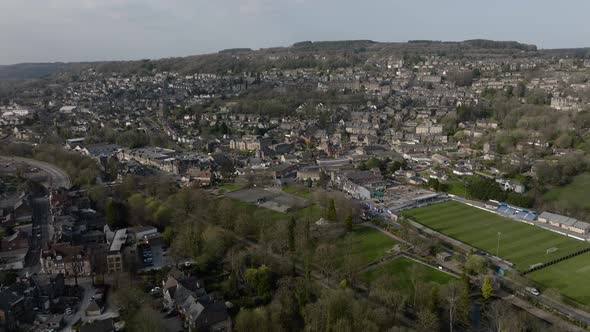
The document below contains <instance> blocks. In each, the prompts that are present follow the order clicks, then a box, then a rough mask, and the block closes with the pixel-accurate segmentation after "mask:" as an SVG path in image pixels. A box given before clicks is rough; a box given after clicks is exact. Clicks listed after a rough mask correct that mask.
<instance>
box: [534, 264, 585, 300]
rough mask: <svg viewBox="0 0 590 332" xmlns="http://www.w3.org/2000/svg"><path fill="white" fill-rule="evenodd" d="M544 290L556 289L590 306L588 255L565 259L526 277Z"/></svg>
mask: <svg viewBox="0 0 590 332" xmlns="http://www.w3.org/2000/svg"><path fill="white" fill-rule="evenodd" d="M527 277H529V278H530V279H531V280H533V281H535V282H537V283H539V284H541V285H543V286H544V287H546V288H556V289H558V290H559V291H560V292H561V293H562V294H563V295H565V296H567V297H569V298H570V299H573V300H575V301H577V302H579V303H582V304H586V305H590V283H588V280H590V253H584V254H581V255H579V256H576V257H573V258H570V259H567V260H565V261H563V262H559V263H557V264H554V265H550V266H548V267H546V268H544V269H541V270H538V271H535V272H533V273H531V274H529V275H527Z"/></svg>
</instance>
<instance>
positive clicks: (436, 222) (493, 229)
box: [403, 201, 588, 271]
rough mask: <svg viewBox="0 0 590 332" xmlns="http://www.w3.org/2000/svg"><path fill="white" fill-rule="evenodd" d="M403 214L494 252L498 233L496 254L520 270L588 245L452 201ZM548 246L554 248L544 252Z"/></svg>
mask: <svg viewBox="0 0 590 332" xmlns="http://www.w3.org/2000/svg"><path fill="white" fill-rule="evenodd" d="M403 215H404V216H405V217H408V218H410V219H412V220H414V221H416V222H418V223H420V224H422V225H424V226H426V227H428V228H431V229H433V230H436V231H438V232H440V233H442V234H445V235H447V236H449V237H452V238H454V239H456V240H459V241H461V242H463V243H466V244H468V245H470V246H473V247H476V248H479V249H481V250H484V251H487V252H489V253H492V254H496V251H497V248H498V247H497V246H498V233H500V236H499V237H500V252H499V254H500V257H502V258H503V259H505V260H508V261H510V262H511V263H513V264H515V265H516V268H517V269H518V270H520V271H524V270H526V269H528V268H529V267H530V266H531V265H533V264H537V263H545V262H548V261H551V260H553V259H555V258H559V257H563V256H566V255H568V254H570V253H573V252H575V251H578V250H580V249H583V248H586V247H588V244H587V243H585V242H582V241H578V240H575V239H572V238H568V237H565V236H563V235H560V234H557V233H554V232H551V231H548V230H545V229H542V228H540V227H536V226H532V225H529V224H525V223H522V222H517V221H514V220H511V219H508V218H505V217H502V216H499V215H497V214H494V213H491V212H487V211H484V210H482V209H478V208H474V207H471V206H468V205H465V204H462V203H458V202H455V201H447V202H444V203H438V204H433V205H430V206H425V207H421V208H416V209H411V210H407V211H404V212H403ZM550 248H557V250H555V251H554V252H551V253H547V249H550Z"/></svg>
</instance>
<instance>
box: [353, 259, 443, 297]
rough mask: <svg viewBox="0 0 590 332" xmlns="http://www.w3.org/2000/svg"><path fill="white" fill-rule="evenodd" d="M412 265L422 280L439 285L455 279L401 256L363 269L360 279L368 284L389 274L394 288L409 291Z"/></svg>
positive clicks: (410, 288)
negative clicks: (369, 268) (371, 267)
mask: <svg viewBox="0 0 590 332" xmlns="http://www.w3.org/2000/svg"><path fill="white" fill-rule="evenodd" d="M413 266H416V267H417V268H418V271H419V272H418V273H419V275H420V280H421V281H422V282H432V283H436V284H439V285H444V284H446V283H448V282H449V281H451V280H453V279H455V277H453V276H452V275H450V274H447V273H444V272H441V271H439V270H436V269H433V268H431V267H429V266H426V265H424V264H421V263H418V262H416V261H414V260H411V259H409V258H407V257H403V256H402V257H399V258H396V259H394V260H393V261H391V262H388V263H385V264H383V265H380V266H377V267H376V268H374V269H371V270H368V271H365V272H364V273H363V274H362V275H361V279H362V280H363V281H365V282H367V283H368V284H371V283H372V282H374V281H375V280H377V279H379V278H380V277H382V276H384V275H390V276H392V277H393V279H394V280H395V286H396V288H399V289H404V290H408V291H411V290H412V283H411V279H410V276H411V273H412V272H411V271H412V269H413Z"/></svg>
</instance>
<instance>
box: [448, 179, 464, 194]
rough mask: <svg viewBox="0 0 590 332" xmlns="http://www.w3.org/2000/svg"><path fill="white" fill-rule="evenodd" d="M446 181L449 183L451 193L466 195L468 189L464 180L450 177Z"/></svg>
mask: <svg viewBox="0 0 590 332" xmlns="http://www.w3.org/2000/svg"><path fill="white" fill-rule="evenodd" d="M446 183H447V184H448V185H449V194H451V195H456V196H462V197H465V193H466V189H465V185H464V184H463V182H461V181H459V180H457V179H449V180H448V181H447V182H446Z"/></svg>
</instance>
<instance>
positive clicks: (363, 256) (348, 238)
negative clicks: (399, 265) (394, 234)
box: [336, 226, 397, 267]
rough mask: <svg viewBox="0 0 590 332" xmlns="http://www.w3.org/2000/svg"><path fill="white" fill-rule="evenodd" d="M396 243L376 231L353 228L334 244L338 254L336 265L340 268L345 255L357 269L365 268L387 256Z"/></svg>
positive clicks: (360, 227)
mask: <svg viewBox="0 0 590 332" xmlns="http://www.w3.org/2000/svg"><path fill="white" fill-rule="evenodd" d="M396 244H397V242H396V241H395V240H393V239H392V238H390V237H388V236H386V235H385V234H383V233H381V232H380V231H378V230H375V229H373V228H369V227H365V226H355V227H354V228H353V229H352V232H351V233H350V234H347V235H345V236H344V237H342V238H340V239H338V240H337V242H336V247H337V248H338V252H339V253H341V254H340V255H338V256H337V258H336V260H337V265H338V266H342V265H343V264H344V259H345V257H346V256H347V255H350V256H352V260H353V261H354V262H355V264H356V265H357V266H358V267H365V266H367V265H369V264H370V263H372V262H375V261H378V260H379V259H381V258H383V257H385V256H387V255H388V252H387V251H388V250H390V249H392V248H393V247H394V246H395V245H396Z"/></svg>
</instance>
